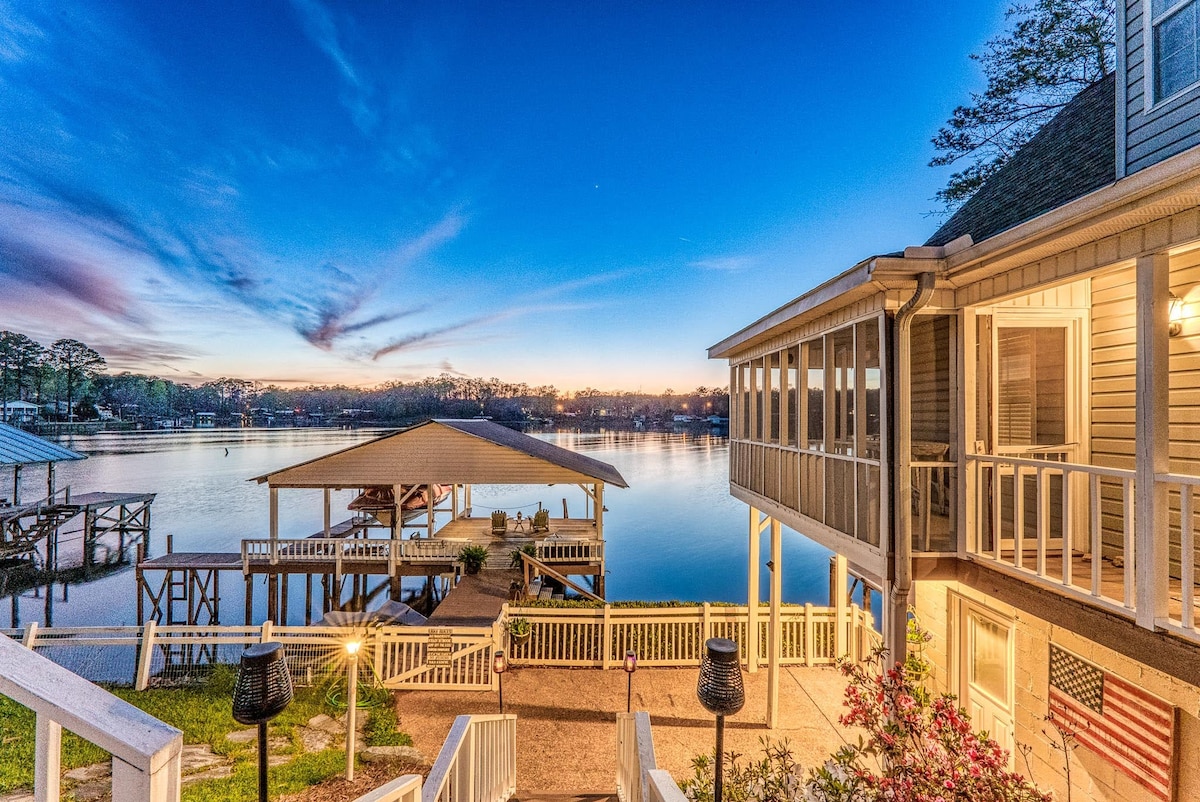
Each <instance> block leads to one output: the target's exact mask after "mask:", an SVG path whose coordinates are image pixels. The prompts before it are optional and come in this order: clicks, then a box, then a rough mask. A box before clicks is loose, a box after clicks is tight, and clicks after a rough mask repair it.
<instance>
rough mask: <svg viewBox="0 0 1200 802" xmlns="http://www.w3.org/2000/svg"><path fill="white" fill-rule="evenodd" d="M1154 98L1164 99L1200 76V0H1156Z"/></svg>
mask: <svg viewBox="0 0 1200 802" xmlns="http://www.w3.org/2000/svg"><path fill="white" fill-rule="evenodd" d="M1151 7H1152V9H1153V15H1152V17H1153V23H1152V25H1153V27H1154V99H1155V100H1156V101H1157V100H1162V99H1163V98H1167V97H1170V96H1171V95H1173V94H1175V93H1176V92H1179V91H1180V90H1182V89H1186V88H1187V87H1188V86H1191V85H1192V84H1194V83H1196V81H1197V80H1200V52H1198V51H1197V40H1198V39H1200V2H1197V1H1196V0H1192V2H1188V3H1183V2H1174V3H1172V2H1168V0H1154V2H1153V3H1152V6H1151Z"/></svg>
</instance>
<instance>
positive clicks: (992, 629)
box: [967, 611, 1008, 705]
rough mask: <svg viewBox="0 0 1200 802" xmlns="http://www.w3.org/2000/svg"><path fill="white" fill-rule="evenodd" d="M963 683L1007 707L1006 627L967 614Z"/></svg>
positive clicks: (972, 613) (988, 619)
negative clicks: (965, 670)
mask: <svg viewBox="0 0 1200 802" xmlns="http://www.w3.org/2000/svg"><path fill="white" fill-rule="evenodd" d="M967 627H968V636H967V637H968V639H969V641H970V644H969V650H968V652H967V660H968V661H969V663H968V673H967V680H968V681H969V682H970V683H971V686H972V687H973V688H975V689H978V690H981V691H983V692H984V693H986V694H987V695H988V696H990V697H992V699H993V700H995V701H996V702H999V703H1000V704H1002V705H1007V704H1008V627H1006V626H1003V625H1002V624H1000V623H999V622H997V621H993V620H992V619H990V618H985V617H984V616H981V615H976V614H975V613H974V611H972V612H969V613H967Z"/></svg>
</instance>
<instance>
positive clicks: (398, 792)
mask: <svg viewBox="0 0 1200 802" xmlns="http://www.w3.org/2000/svg"><path fill="white" fill-rule="evenodd" d="M354 802H421V775H420V774H405V775H403V776H401V777H397V778H396V779H394V780H392V781H391V782H390V783H388V784H387V785H381V786H379V787H378V788H376V789H375V790H374V791H369V792H367V793H365V794H363V795H362V796H360V797H359V798H358V799H356V800H354Z"/></svg>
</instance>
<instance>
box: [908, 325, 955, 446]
mask: <svg viewBox="0 0 1200 802" xmlns="http://www.w3.org/2000/svg"><path fill="white" fill-rule="evenodd" d="M911 361H912V365H911V367H910V369H909V370H910V375H911V376H912V411H911V412H912V459H913V461H914V462H923V461H931V462H942V461H945V460H947V459H953V455H952V452H951V448H950V442H951V440H950V423H951V420H952V418H953V416H952V415H951V414H950V404H951V401H952V400H953V398H952V396H953V393H952V391H951V387H950V318H949V317H948V316H946V315H918V316H917V317H915V318H913V322H912V355H911Z"/></svg>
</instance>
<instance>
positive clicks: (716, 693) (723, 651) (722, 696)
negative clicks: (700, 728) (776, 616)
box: [696, 638, 746, 802]
mask: <svg viewBox="0 0 1200 802" xmlns="http://www.w3.org/2000/svg"><path fill="white" fill-rule="evenodd" d="M704 650H705V654H704V660H703V661H702V662H701V663H700V679H699V680H698V681H697V683H696V697H697V698H698V699H699V700H700V704H702V705H704V709H705V710H707V711H708V712H710V713H712V714H713V715H715V716H716V717H717V755H716V757H717V766H716V773H715V774H714V778H713V802H721V794H722V792H723V791H724V785H725V754H724V753H725V717H726V716H732V715H733V714H734V713H736V712H738V711H739V710H741V709H742V705H743V704H745V703H746V692H745V689H744V688H743V687H742V666H741V664H740V663H739V662H738V647H737V644H736V643H734V642H733V641H731V640H729V639H728V638H709V639H708V640H707V641H705V642H704Z"/></svg>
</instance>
